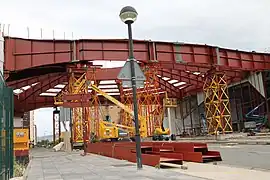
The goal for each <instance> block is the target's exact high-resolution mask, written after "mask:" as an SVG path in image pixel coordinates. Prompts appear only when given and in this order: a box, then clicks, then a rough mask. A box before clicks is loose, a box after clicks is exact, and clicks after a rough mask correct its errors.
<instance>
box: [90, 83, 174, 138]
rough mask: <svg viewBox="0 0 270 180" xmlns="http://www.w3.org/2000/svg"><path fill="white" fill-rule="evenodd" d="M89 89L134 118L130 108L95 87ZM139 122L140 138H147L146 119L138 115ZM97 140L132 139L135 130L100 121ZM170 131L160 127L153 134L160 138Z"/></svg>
mask: <svg viewBox="0 0 270 180" xmlns="http://www.w3.org/2000/svg"><path fill="white" fill-rule="evenodd" d="M91 88H92V89H93V90H94V91H96V92H97V93H99V94H100V95H102V96H103V97H105V98H106V99H108V100H109V101H111V102H112V103H114V104H115V105H116V106H118V107H120V108H121V109H123V110H124V111H125V112H126V113H128V114H130V115H131V116H132V117H134V111H132V110H131V109H130V108H128V107H127V106H125V105H124V104H122V103H121V102H119V101H118V100H117V99H115V98H114V97H112V96H110V95H108V94H107V93H106V92H104V91H102V90H101V89H99V88H98V87H97V86H95V85H91ZM139 122H140V135H141V137H142V138H145V137H147V123H146V119H145V118H144V117H142V116H140V115H139ZM99 127H100V128H99V136H100V137H99V139H119V138H124V137H133V136H134V135H135V128H134V127H129V126H124V125H120V124H116V123H112V122H107V121H100V125H99ZM169 133H170V130H169V129H168V128H167V129H163V128H162V127H159V128H156V129H155V132H154V134H155V135H157V136H162V135H169Z"/></svg>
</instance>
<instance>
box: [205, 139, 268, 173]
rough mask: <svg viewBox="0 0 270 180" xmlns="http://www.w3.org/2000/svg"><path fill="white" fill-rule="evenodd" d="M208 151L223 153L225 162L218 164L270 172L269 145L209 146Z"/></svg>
mask: <svg viewBox="0 0 270 180" xmlns="http://www.w3.org/2000/svg"><path fill="white" fill-rule="evenodd" d="M208 149H209V150H216V151H219V152H220V153H221V157H222V159H223V161H222V162H219V163H218V164H221V165H229V166H233V167H244V168H248V169H256V170H264V171H270V146H269V145H231V146H228V145H218V144H208Z"/></svg>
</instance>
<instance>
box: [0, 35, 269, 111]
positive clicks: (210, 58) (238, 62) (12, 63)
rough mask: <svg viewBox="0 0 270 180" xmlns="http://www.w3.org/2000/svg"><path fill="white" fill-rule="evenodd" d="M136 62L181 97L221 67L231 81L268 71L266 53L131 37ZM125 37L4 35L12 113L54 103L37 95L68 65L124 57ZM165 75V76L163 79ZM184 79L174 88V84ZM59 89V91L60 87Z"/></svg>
mask: <svg viewBox="0 0 270 180" xmlns="http://www.w3.org/2000/svg"><path fill="white" fill-rule="evenodd" d="M134 55H135V57H136V59H137V60H138V61H139V62H140V64H142V65H144V64H155V65H158V66H159V70H158V73H159V83H160V87H161V88H162V89H163V90H165V91H167V92H168V93H169V94H170V96H174V97H178V98H181V97H184V96H186V95H188V94H192V93H196V92H197V91H200V90H202V87H203V83H204V78H205V77H206V76H207V73H208V72H209V71H221V72H223V73H225V74H226V75H227V82H228V83H231V82H234V81H239V80H241V79H243V78H245V77H246V76H247V75H248V74H249V72H250V71H262V70H268V69H270V54H266V53H256V52H244V51H238V50H231V49H225V48H219V47H214V46H208V45H198V44H184V43H172V42H155V41H140V40H135V41H134ZM127 57H128V41H127V40H117V39H110V40H109V39H99V40H96V39H95V40H93V39H80V40H36V39H21V38H14V37H5V62H4V70H5V78H6V81H7V84H8V85H9V86H10V87H13V88H14V89H23V87H26V86H28V88H27V89H26V88H25V89H23V90H21V91H22V92H20V94H19V95H16V96H15V98H14V99H15V113H16V114H20V113H22V112H25V111H29V110H33V109H37V108H41V107H48V106H53V102H54V101H53V97H48V96H40V94H41V93H43V92H46V91H47V90H48V89H51V88H56V87H55V86H56V85H58V84H61V83H62V84H63V83H64V82H67V81H68V80H67V71H66V69H67V65H68V64H70V63H74V62H78V61H81V62H83V61H96V60H109V61H126V59H127ZM120 69H121V68H106V69H105V68H104V69H100V70H98V71H97V77H96V78H97V80H99V81H102V80H116V79H117V74H118V73H119V71H120ZM164 77H166V78H164ZM170 80H177V82H185V84H181V85H178V86H176V84H177V82H174V83H170V82H169V81H170ZM59 91H60V89H59Z"/></svg>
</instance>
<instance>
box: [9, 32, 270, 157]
mask: <svg viewBox="0 0 270 180" xmlns="http://www.w3.org/2000/svg"><path fill="white" fill-rule="evenodd" d="M4 40H5V41H4V47H5V49H4V52H5V60H4V70H5V71H4V72H5V73H4V75H5V80H6V82H7V84H8V86H10V87H12V88H14V89H15V91H16V92H17V93H16V94H15V95H14V102H15V105H14V106H15V116H21V115H22V114H23V113H24V112H27V111H31V110H34V109H38V108H42V107H64V108H69V110H68V111H67V112H65V113H64V116H65V118H63V114H62V115H57V114H59V113H60V112H59V110H55V111H54V113H53V115H52V116H53V119H54V134H61V133H59V132H61V131H63V128H61V127H63V126H64V129H65V130H67V129H69V130H70V131H71V140H72V145H73V146H77V145H78V146H79V145H82V144H87V143H90V144H91V143H93V142H94V141H100V140H104V139H110V140H113V141H114V140H118V139H121V138H125V137H133V136H134V131H135V129H134V122H133V115H134V112H133V100H132V90H131V89H130V88H127V87H125V86H124V85H123V84H122V81H120V80H119V79H117V75H118V74H119V72H120V70H121V66H122V65H119V66H118V67H113V68H104V67H102V66H101V65H100V64H97V61H99V62H100V61H103V64H104V63H105V64H106V62H108V61H110V62H113V61H115V62H118V63H119V64H123V63H121V62H120V61H122V62H125V61H126V59H127V56H128V42H127V41H126V40H108V39H103V40H91V39H80V40H36V39H20V38H14V37H5V38H4ZM134 54H135V57H136V59H137V60H138V63H139V65H140V67H141V69H142V71H143V73H144V75H145V77H146V81H145V82H144V83H143V86H141V87H138V89H137V97H138V109H139V124H140V134H141V136H142V137H143V138H146V139H147V138H152V139H153V140H168V138H167V137H168V135H171V134H175V135H177V136H196V135H204V134H212V135H215V134H219V133H223V134H225V133H233V132H239V131H249V130H253V131H262V130H264V129H267V128H268V125H269V118H268V116H269V101H268V97H269V85H268V83H269V72H268V69H269V68H270V55H269V54H266V53H256V52H244V51H238V50H232V49H225V48H219V47H213V46H207V45H197V44H179V43H171V42H154V41H139V40H135V41H134ZM61 117H62V118H61ZM67 117H71V118H67ZM66 118H67V119H69V121H70V123H69V124H68V125H67V123H66V122H62V123H60V122H61V121H64V120H65V119H66ZM67 126H69V127H67ZM55 136H56V135H55ZM56 138H57V137H55V138H54V140H55V139H56ZM58 138H59V137H58ZM98 146H100V144H99V145H95V147H94V145H93V144H91V145H89V146H88V147H92V150H91V151H95V150H94V149H95V148H97V147H98ZM125 146H128V145H127V144H126V145H125ZM145 146H149V144H145ZM151 146H156V147H159V145H157V144H151ZM185 146H188V145H185ZM172 147H173V148H174V149H177V148H180V146H179V147H178V145H173V146H172ZM195 147H200V148H202V147H204V145H196V144H193V145H192V148H193V149H195ZM99 148H103V147H99ZM121 148H122V149H123V147H121ZM121 148H120V149H121ZM180 149H181V148H180ZM180 149H178V150H179V151H180ZM159 150H161V149H159ZM119 152H120V150H119ZM151 152H152V150H151ZM183 152H184V150H183ZM213 153H214V152H213ZM213 153H212V155H213ZM210 154H211V153H210V152H209V154H208V156H207V157H209V156H210ZM108 156H109V155H108ZM185 156H186V157H187V155H185ZM205 156H206V155H205ZM213 156H214V155H213ZM198 161H199V160H198Z"/></svg>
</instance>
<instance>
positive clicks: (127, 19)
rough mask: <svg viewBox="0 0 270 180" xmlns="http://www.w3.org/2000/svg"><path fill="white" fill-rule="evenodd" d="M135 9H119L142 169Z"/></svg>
mask: <svg viewBox="0 0 270 180" xmlns="http://www.w3.org/2000/svg"><path fill="white" fill-rule="evenodd" d="M137 15H138V13H137V11H136V10H135V9H134V8H133V7H131V6H126V7H124V8H123V9H122V10H121V11H120V15H119V16H120V18H121V20H122V21H123V22H124V23H125V24H127V25H128V42H129V58H128V59H129V61H130V71H131V84H132V93H133V105H134V120H135V142H136V157H137V168H138V169H142V152H141V137H140V128H139V117H138V103H137V87H136V74H135V65H134V63H135V58H134V54H133V40H132V29H131V24H132V23H134V22H135V21H136V19H137Z"/></svg>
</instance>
